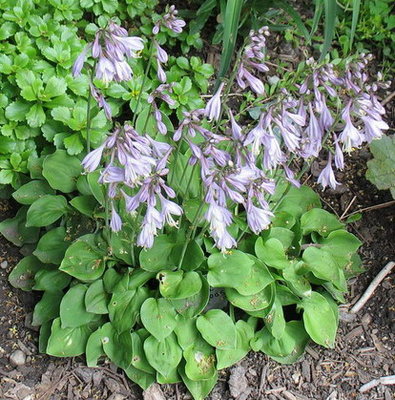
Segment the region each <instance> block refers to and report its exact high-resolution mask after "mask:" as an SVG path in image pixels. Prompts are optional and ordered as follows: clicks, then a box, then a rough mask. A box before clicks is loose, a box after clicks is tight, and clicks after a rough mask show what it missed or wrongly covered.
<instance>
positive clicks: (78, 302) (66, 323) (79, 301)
mask: <svg viewBox="0 0 395 400" xmlns="http://www.w3.org/2000/svg"><path fill="white" fill-rule="evenodd" d="M87 289H88V288H87V286H86V285H82V284H77V285H75V286H73V287H71V288H70V289H69V290H68V291H67V293H66V294H65V295H64V297H63V299H62V301H61V303H60V320H61V322H62V328H76V327H78V326H83V325H86V324H88V323H89V322H91V321H93V320H94V319H95V318H96V315H95V314H93V313H90V312H88V311H87V310H86V308H85V295H86V291H87Z"/></svg>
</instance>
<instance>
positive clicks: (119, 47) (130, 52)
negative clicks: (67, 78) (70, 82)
mask: <svg viewBox="0 0 395 400" xmlns="http://www.w3.org/2000/svg"><path fill="white" fill-rule="evenodd" d="M143 48H144V44H143V40H142V39H141V38H139V37H135V36H127V31H126V30H125V29H124V28H122V27H120V26H118V25H117V24H115V23H114V22H113V21H110V22H109V24H108V26H107V27H106V28H104V29H99V30H98V31H97V32H96V34H95V38H94V40H93V42H92V43H89V44H88V45H87V46H86V47H85V48H84V50H83V51H82V52H81V54H80V55H79V56H78V57H77V59H76V61H75V63H74V66H73V75H74V76H78V75H79V74H80V73H81V70H82V68H83V65H84V61H85V58H86V56H87V52H88V50H89V49H92V57H93V58H95V59H97V63H96V68H95V75H96V78H97V79H100V80H103V81H104V82H105V83H106V84H108V83H109V82H111V81H113V80H115V81H118V82H120V81H126V80H130V79H131V76H132V70H131V68H130V66H129V64H128V63H127V62H126V58H128V57H137V52H139V51H141V50H142V49H143Z"/></svg>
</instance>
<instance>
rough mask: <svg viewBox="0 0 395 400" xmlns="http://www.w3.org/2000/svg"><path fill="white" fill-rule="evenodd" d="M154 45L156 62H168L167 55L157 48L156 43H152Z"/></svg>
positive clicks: (160, 48)
mask: <svg viewBox="0 0 395 400" xmlns="http://www.w3.org/2000/svg"><path fill="white" fill-rule="evenodd" d="M154 43H155V47H156V57H157V59H158V61H159V62H160V63H162V64H166V63H167V61H168V60H169V56H168V54H167V53H166V51H165V50H164V49H163V48H162V47H161V46H159V44H158V42H157V41H154Z"/></svg>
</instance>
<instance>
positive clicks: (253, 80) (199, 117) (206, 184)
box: [73, 6, 388, 251]
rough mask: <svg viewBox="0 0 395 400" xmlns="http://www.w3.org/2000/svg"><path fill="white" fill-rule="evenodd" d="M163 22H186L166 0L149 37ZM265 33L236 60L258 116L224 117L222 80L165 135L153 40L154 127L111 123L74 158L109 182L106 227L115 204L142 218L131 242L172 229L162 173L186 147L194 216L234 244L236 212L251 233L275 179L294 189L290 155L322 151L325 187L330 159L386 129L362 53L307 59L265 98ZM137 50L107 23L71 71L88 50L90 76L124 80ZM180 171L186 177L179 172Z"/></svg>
mask: <svg viewBox="0 0 395 400" xmlns="http://www.w3.org/2000/svg"><path fill="white" fill-rule="evenodd" d="M162 25H163V26H166V27H167V28H169V29H171V30H173V31H174V32H175V33H180V32H181V31H182V28H183V27H184V25H185V23H184V21H182V20H180V19H178V18H177V12H176V10H175V9H174V7H173V6H172V7H170V9H169V11H168V13H167V14H166V15H165V16H164V17H163V19H162V20H160V21H158V22H157V23H156V25H155V27H154V29H153V35H154V36H155V35H156V34H157V33H158V32H159V29H160V26H162ZM268 35H269V30H268V28H267V27H263V28H261V29H260V30H259V31H258V32H251V33H250V43H249V44H247V46H246V48H245V50H244V52H243V55H242V58H241V62H240V63H239V65H238V66H237V67H236V68H237V73H236V84H237V86H238V87H239V90H241V91H242V92H243V91H245V90H248V88H250V89H251V90H252V91H253V92H254V93H255V94H256V95H257V96H258V97H257V100H256V101H255V106H256V107H259V108H260V109H261V114H260V117H259V119H258V122H257V123H255V124H254V122H251V121H249V120H248V119H246V116H245V115H237V116H234V115H233V113H234V111H232V109H231V108H230V107H229V105H228V98H229V96H228V94H229V91H230V89H231V88H232V87H233V82H226V83H225V82H223V83H221V84H220V86H219V89H218V91H217V92H216V93H215V94H214V95H213V96H212V97H211V99H210V100H209V101H208V102H207V105H206V108H205V109H196V110H190V111H188V112H184V115H185V118H184V119H183V120H182V121H181V122H180V125H179V128H178V129H176V131H175V132H174V134H173V135H172V136H171V135H170V134H169V132H168V130H167V127H166V125H165V123H164V122H163V118H162V112H161V111H160V108H159V106H158V104H157V103H158V101H159V102H164V103H167V104H168V105H169V106H174V104H175V101H174V100H173V99H172V97H171V95H172V84H167V83H166V73H165V71H164V69H163V65H165V64H166V62H167V60H168V54H167V52H166V50H165V49H164V48H162V47H161V46H160V45H159V44H158V42H157V41H156V40H155V38H154V39H153V41H154V42H153V43H154V50H153V51H154V52H155V54H154V57H153V58H154V59H155V60H156V61H155V64H156V69H157V76H158V80H159V82H160V85H159V86H158V87H157V88H156V89H155V90H154V91H153V92H152V93H151V94H150V96H149V98H148V102H149V104H150V110H151V113H152V116H153V118H154V120H155V121H156V126H157V131H156V132H149V133H145V132H144V133H138V132H136V130H135V128H134V127H133V126H132V125H131V124H130V123H126V124H125V125H124V126H123V127H120V126H118V127H116V129H115V130H114V132H113V133H112V134H109V137H108V138H107V139H106V141H105V142H104V143H103V144H102V145H101V146H100V147H98V148H97V149H95V150H93V151H92V152H91V153H89V154H88V155H87V156H86V157H85V159H84V160H83V162H82V164H83V166H84V168H85V169H86V171H87V172H93V171H94V170H96V169H97V168H100V167H102V166H104V169H102V170H101V177H100V183H102V184H106V185H108V190H107V195H108V199H109V202H110V208H111V223H110V226H111V229H112V230H113V231H115V232H117V231H119V230H121V229H122V219H121V217H120V215H119V208H122V207H124V209H125V210H126V212H127V213H129V214H130V215H132V216H134V217H135V216H136V215H138V216H139V217H140V218H141V222H140V220H139V221H138V223H139V226H138V227H137V228H136V229H137V231H138V232H139V233H138V237H137V242H136V243H137V245H138V246H142V247H145V248H150V247H152V245H153V243H154V239H155V236H156V235H157V234H158V232H160V231H161V230H163V229H164V227H165V226H175V227H176V226H177V221H176V219H177V218H179V217H181V215H182V214H183V208H182V205H181V203H180V204H178V203H177V200H180V193H178V194H177V189H178V184H179V182H178V183H177V182H176V181H175V180H174V179H173V180H171V179H169V177H171V176H174V170H175V169H177V168H179V166H178V165H177V163H176V161H177V159H178V156H179V154H178V153H179V152H182V153H183V154H190V156H189V162H188V164H189V165H191V166H193V170H197V171H199V173H200V178H201V181H200V182H201V183H200V186H201V187H200V199H201V200H202V203H201V204H204V205H205V206H204V207H200V209H199V210H198V213H202V216H200V217H203V218H204V219H205V221H206V223H207V229H208V231H209V233H210V236H211V237H212V239H213V240H214V242H215V245H216V246H217V247H218V248H219V249H220V250H221V251H226V250H228V249H231V248H233V247H236V246H237V240H236V239H237V238H235V237H233V236H232V235H231V233H230V231H229V227H230V226H231V225H232V223H234V216H235V213H237V214H238V215H239V216H240V215H245V218H246V222H247V224H248V228H249V229H250V231H252V232H253V233H254V234H259V233H260V232H261V231H263V230H265V229H266V228H267V227H268V226H269V224H270V221H271V218H272V217H273V213H272V211H271V209H270V198H271V196H272V195H273V194H274V193H275V190H276V182H278V177H280V176H284V177H285V179H286V180H288V181H289V182H290V183H291V184H292V185H295V186H297V187H298V186H299V182H298V179H297V177H296V176H297V175H298V174H297V172H296V171H293V170H292V161H294V160H297V159H303V160H305V161H306V162H308V161H310V160H312V159H313V158H314V157H318V156H319V154H320V153H321V152H322V151H325V152H326V153H327V165H326V167H325V168H324V169H323V170H322V172H321V174H320V175H319V177H318V182H319V183H321V184H322V186H323V187H324V188H325V187H326V186H330V187H332V188H336V186H337V185H338V184H339V183H338V182H337V181H336V178H335V174H334V171H333V164H334V166H335V168H336V169H343V168H344V152H346V153H349V152H350V151H352V150H353V149H354V148H358V147H360V146H361V145H362V144H363V143H366V142H367V143H369V142H370V141H372V140H373V139H376V138H379V137H381V135H382V132H383V130H386V129H388V125H387V124H386V123H385V122H384V121H383V119H382V116H383V115H384V112H385V111H384V108H383V107H382V106H381V105H380V102H379V101H378V99H377V96H376V95H375V92H376V91H377V89H378V88H380V87H384V86H385V85H386V83H384V82H376V83H373V84H371V83H369V78H368V73H367V65H368V63H369V60H370V59H371V56H370V55H365V54H362V55H361V56H360V58H359V59H358V60H357V61H353V62H351V61H350V62H347V63H346V65H345V66H344V68H343V69H342V70H340V69H337V68H336V67H335V66H334V65H332V64H324V65H320V64H317V63H316V62H315V61H314V60H313V59H309V60H308V61H307V64H308V70H309V71H310V72H309V73H308V74H306V75H305V77H304V78H302V80H301V81H300V82H299V83H296V84H297V85H298V87H299V90H298V91H295V92H293V93H290V92H288V91H287V90H285V89H283V90H281V91H280V93H278V94H277V96H276V97H275V99H274V101H271V102H270V103H267V101H266V97H265V85H264V82H265V74H267V73H268V71H269V68H268V66H267V65H266V64H265V59H266V57H267V55H266V37H267V36H268ZM142 49H143V41H142V40H141V39H140V38H138V37H129V36H127V31H126V30H125V29H123V28H122V27H120V26H118V25H117V24H115V23H114V22H110V23H109V25H108V27H107V28H105V29H102V30H100V31H98V32H97V34H96V36H95V39H94V41H93V42H92V43H91V44H88V45H87V46H86V48H85V50H84V51H83V52H82V53H81V55H80V56H79V57H78V59H77V60H76V62H75V65H74V67H73V74H74V75H78V74H79V73H80V72H81V69H82V68H83V63H84V60H85V58H86V56H87V53H88V52H91V54H92V57H93V59H94V60H95V75H96V78H98V79H101V80H103V81H104V82H105V83H109V82H111V81H125V80H128V79H130V77H131V74H132V70H131V68H130V66H129V65H128V63H127V61H126V59H127V58H128V57H136V55H137V52H139V51H141V50H142ZM91 89H92V93H94V96H93V97H94V98H95V99H96V100H97V102H98V104H99V106H101V107H103V108H104V109H105V110H106V115H108V116H109V117H110V113H111V110H109V107H108V105H107V103H106V101H105V99H104V97H103V95H102V94H98V90H97V89H95V88H94V86H93V85H92V87H91ZM272 97H273V96H272ZM241 121H244V126H243V125H242V123H241ZM162 135H164V136H163V137H161V136H162ZM184 168H187V166H185V167H184ZM182 176H183V179H186V175H185V174H182ZM172 186H173V187H172ZM120 198H122V199H123V201H119V199H120ZM203 209H204V210H205V211H203ZM198 219H199V215H196V220H198ZM195 222H196V221H195Z"/></svg>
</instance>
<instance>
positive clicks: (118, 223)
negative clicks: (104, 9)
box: [110, 204, 122, 232]
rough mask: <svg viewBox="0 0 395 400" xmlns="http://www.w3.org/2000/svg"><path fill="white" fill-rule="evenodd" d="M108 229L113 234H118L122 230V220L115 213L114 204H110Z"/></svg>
mask: <svg viewBox="0 0 395 400" xmlns="http://www.w3.org/2000/svg"><path fill="white" fill-rule="evenodd" d="M110 228H111V230H112V231H113V232H119V231H120V230H121V229H122V220H121V217H120V216H119V214H118V213H117V212H116V210H115V207H114V204H112V208H111V222H110Z"/></svg>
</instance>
